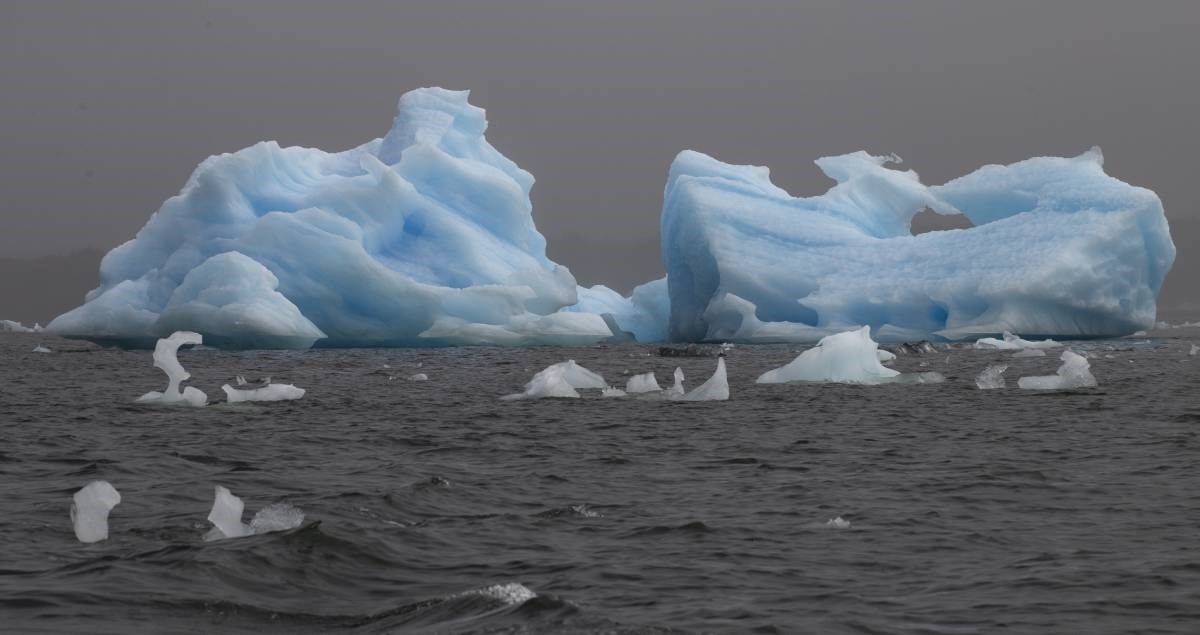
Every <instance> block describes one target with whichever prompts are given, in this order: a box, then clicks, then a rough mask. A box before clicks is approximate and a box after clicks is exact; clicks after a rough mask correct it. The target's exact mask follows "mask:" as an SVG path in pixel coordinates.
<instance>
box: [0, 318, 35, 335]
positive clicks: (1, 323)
mask: <svg viewBox="0 0 1200 635" xmlns="http://www.w3.org/2000/svg"><path fill="white" fill-rule="evenodd" d="M41 330H42V327H41V325H39V324H34V325H33V327H32V328H30V327H28V326H25V325H24V324H21V323H20V322H17V321H15V320H0V333H37V332H39V331H41Z"/></svg>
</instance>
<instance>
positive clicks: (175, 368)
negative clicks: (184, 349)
mask: <svg viewBox="0 0 1200 635" xmlns="http://www.w3.org/2000/svg"><path fill="white" fill-rule="evenodd" d="M202 342H203V338H202V337H200V334H199V333H192V332H189V331H176V332H175V333H172V334H171V337H165V338H163V339H160V340H158V343H157V344H156V345H155V346H154V366H155V367H156V368H159V369H161V370H162V371H163V372H164V373H166V374H167V388H166V390H164V391H163V392H158V391H151V392H148V393H146V394H144V395H142V396H141V397H138V403H159V404H186V405H189V406H193V407H197V408H198V407H200V406H203V405H205V404H206V403H208V395H205V394H204V393H203V392H201V391H200V390H198V389H196V388H193V387H191V386H188V387H187V388H184V389H183V391H180V390H179V384H180V383H181V382H183V381H186V380H187V379H188V378H189V377H191V374H190V373H188V372H187V371H186V370H184V369H183V366H181V365H180V364H179V359H178V358H177V357H176V353H177V352H178V351H179V347H180V346H185V345H188V344H200V343H202Z"/></svg>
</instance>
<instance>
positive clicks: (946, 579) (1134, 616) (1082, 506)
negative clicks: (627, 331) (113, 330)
mask: <svg viewBox="0 0 1200 635" xmlns="http://www.w3.org/2000/svg"><path fill="white" fill-rule="evenodd" d="M1193 341H1195V342H1197V343H1200V331H1197V330H1193V331H1191V332H1188V331H1185V330H1179V331H1177V332H1172V333H1171V334H1170V336H1169V337H1156V338H1152V339H1145V338H1140V339H1125V340H1113V341H1101V342H1088V343H1077V344H1075V345H1074V346H1073V348H1074V349H1075V350H1084V351H1088V352H1089V353H1090V354H1092V355H1093V356H1094V357H1095V359H1093V360H1092V371H1093V372H1094V374H1095V375H1096V377H1097V379H1099V381H1100V384H1101V385H1100V386H1099V387H1098V388H1092V389H1085V390H1079V391H1073V392H1061V393H1039V392H1033V391H1027V390H1020V389H1017V388H1016V378H1017V377H1019V376H1021V375H1031V374H1050V373H1052V372H1053V370H1054V369H1055V368H1056V367H1057V366H1058V360H1057V354H1056V353H1054V352H1052V354H1051V355H1050V356H1047V357H1044V358H1032V359H1011V355H1010V354H1008V353H1002V352H983V351H974V350H967V349H962V348H955V349H953V350H949V351H940V352H938V353H937V354H927V355H912V356H902V357H901V358H900V359H898V360H897V362H896V363H895V366H896V367H897V368H899V369H901V370H905V371H926V370H932V371H938V372H941V373H943V374H945V375H946V376H947V379H948V380H947V382H946V383H943V384H936V385H889V386H835V385H812V384H799V385H797V384H793V385H775V386H757V385H755V384H754V383H753V380H754V378H755V377H756V376H757V375H758V374H759V373H761V372H763V371H765V370H767V369H769V368H772V367H775V366H779V365H781V364H783V363H785V362H787V361H789V360H790V359H792V358H793V357H794V356H795V354H796V351H797V350H798V349H797V348H796V347H788V346H758V347H750V346H744V347H737V348H735V349H734V350H733V351H731V352H730V355H729V358H728V368H729V377H730V385H731V389H732V398H731V399H730V401H728V402H708V403H680V402H656V401H639V400H632V399H600V398H598V391H584V392H585V393H586V394H585V398H583V399H579V400H541V401H518V402H501V401H499V400H498V397H500V396H501V395H504V394H507V393H511V392H517V391H518V390H519V389H520V387H521V385H522V384H523V383H524V382H525V381H526V380H528V379H529V377H530V376H531V375H532V374H533V373H534V372H536V371H538V370H540V369H541V368H543V367H545V366H547V365H549V364H551V363H554V362H558V361H561V360H563V359H566V358H574V359H575V360H577V361H578V362H579V363H581V364H583V365H584V366H586V367H588V368H591V369H593V370H595V371H597V372H600V373H602V374H604V375H605V377H606V378H608V379H609V381H610V382H611V383H614V384H621V385H623V384H624V381H625V378H626V377H627V375H625V373H630V374H633V373H639V372H646V371H655V372H656V373H657V375H658V377H659V380H660V382H662V383H664V384H665V383H666V382H667V381H668V380H669V377H670V374H671V370H672V369H674V367H675V366H676V365H681V366H682V367H683V369H684V370H685V371H686V373H687V376H688V385H689V386H695V385H697V384H698V383H699V382H700V381H703V380H704V379H705V378H707V377H708V375H709V374H710V373H711V371H712V369H713V367H714V360H713V359H673V358H663V357H658V356H657V355H656V354H654V353H655V352H656V347H640V346H625V347H596V348H583V349H555V348H537V349H519V350H503V349H486V348H484V349H473V348H462V349H443V350H394V349H392V350H316V351H308V352H227V351H218V350H211V349H199V350H191V351H184V352H182V353H181V354H180V360H181V361H182V362H183V364H184V366H185V367H187V368H188V370H189V371H190V372H191V373H192V375H193V379H192V380H191V382H190V384H191V385H194V386H196V387H198V388H200V389H201V390H204V391H205V392H207V393H208V395H209V398H210V399H218V398H221V397H223V395H222V393H221V391H220V385H221V384H222V383H226V382H230V381H231V380H232V379H233V377H234V376H235V375H238V374H242V375H247V376H252V377H253V376H262V375H271V376H273V377H274V379H275V381H277V382H288V383H295V384H296V385H298V386H302V387H304V388H307V389H308V395H307V396H306V397H305V398H304V399H302V400H300V401H295V402H285V403H277V404H237V405H229V404H218V405H212V406H209V407H207V408H204V409H200V410H191V409H185V408H155V407H147V406H139V405H136V404H134V403H133V400H134V399H136V398H137V397H138V396H139V395H141V394H142V393H144V392H146V391H148V390H160V389H161V388H162V386H163V385H165V383H166V382H165V378H164V377H163V375H162V373H161V372H159V371H158V370H156V369H154V368H152V367H151V365H150V354H149V352H146V351H135V352H123V351H117V350H105V349H99V348H96V347H93V346H91V345H87V344H83V343H79V342H70V341H65V340H56V339H53V338H43V337H38V336H29V335H3V336H0V444H2V445H0V545H3V549H2V551H0V553H2V554H3V555H0V615H2V622H3V625H0V630H10V631H17V632H34V631H47V632H130V631H160V632H214V631H233V632H238V631H257V632H280V633H292V632H315V631H320V632H324V631H330V630H342V629H351V630H357V631H360V632H381V631H384V632H386V631H422V630H425V631H436V632H458V631H509V630H517V631H523V630H529V631H548V632H562V631H584V632H591V631H606V632H611V631H750V630H759V631H762V632H795V631H808V632H822V633H828V632H912V633H918V632H922V633H923V632H934V633H976V632H980V633H983V632H994V631H997V630H1001V629H1007V630H1009V631H1014V632H1091V633H1096V632H1131V631H1140V632H1179V633H1194V632H1196V631H1197V630H1198V629H1200V542H1198V537H1200V531H1198V530H1200V473H1198V472H1200V468H1198V467H1197V460H1196V459H1197V456H1200V439H1198V438H1197V431H1198V430H1200V396H1198V394H1200V393H1198V391H1197V388H1198V386H1200V357H1189V356H1188V354H1187V353H1188V348H1189V345H1190V343H1191V342H1193ZM38 342H45V343H46V344H47V345H48V346H50V347H51V348H52V349H54V350H55V352H54V353H53V354H35V353H31V352H30V351H31V350H32V348H33V346H34V345H36V344H37V343H38ZM997 362H1003V363H1007V364H1009V366H1010V368H1009V370H1008V372H1007V373H1006V377H1007V378H1008V382H1009V388H1007V389H1004V390H992V391H980V390H977V389H976V388H975V384H974V379H975V376H976V375H977V374H978V373H979V371H981V370H982V369H983V368H984V367H986V366H987V365H988V364H989V363H997ZM384 365H387V366H389V367H390V368H386V369H385V368H384ZM417 372H423V373H425V374H427V375H428V376H429V381H427V382H409V381H406V380H405V378H406V377H408V376H409V375H411V374H413V373H417ZM391 377H395V379H392V378H391ZM92 479H105V480H108V481H110V482H112V483H113V485H115V486H116V487H117V488H118V489H119V490H120V492H121V494H122V496H123V501H122V503H121V504H120V505H119V506H118V507H117V508H116V509H115V510H114V511H113V513H112V516H111V518H110V532H111V534H110V539H109V540H108V541H106V542H101V543H97V544H94V545H84V544H81V543H79V542H77V541H76V539H75V537H74V534H73V533H72V530H71V524H70V521H69V519H68V515H67V510H68V508H69V506H70V497H71V494H72V493H73V492H74V491H75V490H77V489H78V488H79V487H81V486H82V485H83V484H84V483H86V482H87V481H89V480H92ZM216 484H220V485H224V486H226V487H229V488H230V489H231V490H232V491H233V492H234V493H235V494H238V495H239V496H241V497H242V498H243V499H244V500H245V501H246V509H247V516H246V519H247V520H249V517H250V515H252V514H253V512H254V511H255V510H257V509H259V508H261V507H263V506H265V505H267V504H269V503H272V502H276V501H286V502H289V503H292V504H294V505H297V506H299V507H300V508H302V509H303V510H304V512H305V513H306V515H307V521H306V524H305V525H304V526H303V527H302V528H300V529H295V530H292V531H288V532H283V533H275V534H266V535H260V536H254V537H250V538H242V539H235V540H226V541H220V542H208V543H206V542H203V539H202V538H203V535H204V533H205V532H206V531H207V530H208V528H209V525H208V523H207V522H206V521H205V517H206V515H207V514H208V510H209V507H210V506H211V504H212V497H213V486H214V485H216ZM837 516H841V517H842V518H844V519H845V520H847V521H849V522H850V526H849V527H848V528H841V529H839V528H836V527H831V526H828V525H827V524H826V523H827V521H828V520H830V519H831V518H834V517H837Z"/></svg>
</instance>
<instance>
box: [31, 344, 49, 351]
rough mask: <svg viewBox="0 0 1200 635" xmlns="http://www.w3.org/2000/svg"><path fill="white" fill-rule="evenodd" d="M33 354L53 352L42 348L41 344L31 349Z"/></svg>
mask: <svg viewBox="0 0 1200 635" xmlns="http://www.w3.org/2000/svg"><path fill="white" fill-rule="evenodd" d="M33 352H35V353H53V352H54V351H52V350H50V349H48V348H46V347H45V346H42V345H41V344H38V345H37V346H35V347H33Z"/></svg>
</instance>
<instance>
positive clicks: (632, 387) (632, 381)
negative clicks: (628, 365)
mask: <svg viewBox="0 0 1200 635" xmlns="http://www.w3.org/2000/svg"><path fill="white" fill-rule="evenodd" d="M661 390H662V388H661V387H660V386H659V385H658V380H657V379H655V378H654V373H642V374H641V375H634V376H633V377H630V378H629V381H627V382H625V392H627V393H629V394H631V395H634V394H638V393H644V392H659V391H661Z"/></svg>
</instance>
